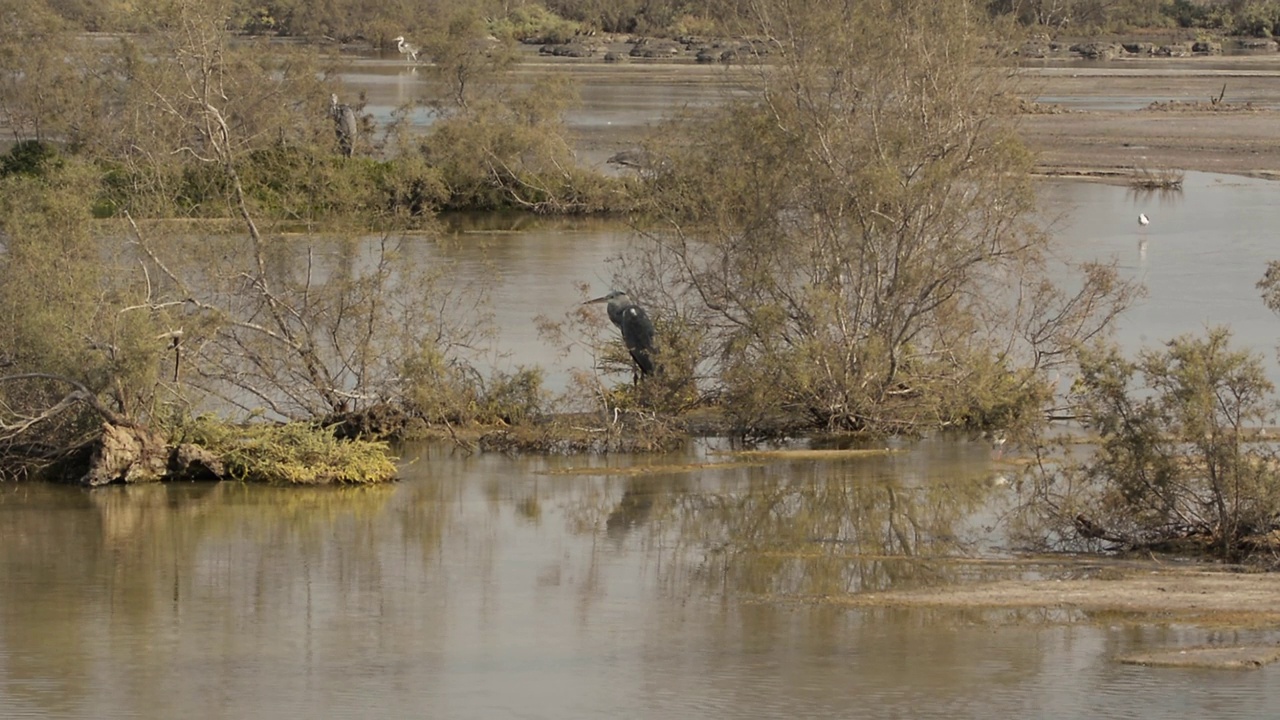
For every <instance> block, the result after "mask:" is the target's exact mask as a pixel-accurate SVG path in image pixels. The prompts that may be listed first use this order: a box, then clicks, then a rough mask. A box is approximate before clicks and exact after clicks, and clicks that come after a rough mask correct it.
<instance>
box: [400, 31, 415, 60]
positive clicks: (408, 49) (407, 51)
mask: <svg viewBox="0 0 1280 720" xmlns="http://www.w3.org/2000/svg"><path fill="white" fill-rule="evenodd" d="M395 40H396V50H398V51H400V54H401V55H404V56H405V57H407V58H408V59H409V61H410V62H418V48H416V47H414V46H412V45H410V44H409V43H407V42H405V41H404V36H403V35H398V36H396V38H395Z"/></svg>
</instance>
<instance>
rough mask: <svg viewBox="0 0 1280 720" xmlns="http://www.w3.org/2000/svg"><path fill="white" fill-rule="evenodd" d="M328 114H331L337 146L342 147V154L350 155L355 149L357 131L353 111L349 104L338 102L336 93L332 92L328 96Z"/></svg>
mask: <svg viewBox="0 0 1280 720" xmlns="http://www.w3.org/2000/svg"><path fill="white" fill-rule="evenodd" d="M329 114H330V115H332V116H333V132H334V134H335V135H337V136H338V147H340V148H342V154H343V155H346V156H347V157H351V154H352V153H353V152H355V149H356V134H357V133H358V132H359V128H358V127H357V126H356V113H355V111H354V110H352V109H351V106H350V105H346V104H339V103H338V94H337V93H334V94H332V95H330V96H329Z"/></svg>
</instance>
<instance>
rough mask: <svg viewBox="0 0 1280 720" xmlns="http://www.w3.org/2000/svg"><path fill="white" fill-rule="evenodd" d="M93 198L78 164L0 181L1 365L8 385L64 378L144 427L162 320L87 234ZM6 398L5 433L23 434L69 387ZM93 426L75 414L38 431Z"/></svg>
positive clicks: (32, 387) (114, 255) (111, 254)
mask: <svg viewBox="0 0 1280 720" xmlns="http://www.w3.org/2000/svg"><path fill="white" fill-rule="evenodd" d="M95 188H96V174H95V172H94V170H93V168H91V167H88V166H85V165H84V164H82V163H77V162H74V161H68V162H67V163H65V164H63V165H62V166H61V167H57V168H55V169H52V170H49V171H47V172H46V173H45V174H43V175H40V176H31V175H27V174H21V173H20V174H13V175H9V176H8V177H5V178H3V179H0V237H4V238H5V242H4V245H5V252H4V254H3V256H0V318H2V319H3V320H2V322H0V326H2V327H0V358H3V359H4V365H5V367H6V371H5V374H6V375H19V374H24V373H43V374H48V375H53V376H59V377H64V378H68V379H70V380H72V381H73V382H77V383H81V384H82V385H84V386H85V387H86V388H87V389H88V392H90V393H92V394H93V395H94V396H95V397H97V398H99V400H100V401H101V402H102V403H103V404H104V405H106V406H107V407H109V408H110V409H111V410H112V411H115V412H118V413H121V414H124V415H127V416H131V417H139V418H145V417H146V416H147V415H148V414H149V412H150V411H151V408H152V405H153V403H154V395H155V389H156V384H157V379H158V371H159V368H160V359H161V357H162V354H163V353H164V350H165V348H166V343H165V342H164V341H163V340H160V339H157V335H158V334H161V333H163V332H164V331H165V330H166V329H167V319H166V313H150V312H148V311H147V310H146V308H145V307H142V306H141V305H140V304H141V303H143V301H144V297H145V296H144V293H145V288H143V287H140V286H139V285H138V284H136V283H135V281H134V278H133V277H132V276H131V274H130V273H128V272H122V271H120V269H119V268H120V264H121V263H127V262H129V261H128V259H126V258H125V257H122V254H121V249H120V248H119V247H115V246H113V245H111V244H110V243H106V242H104V241H103V239H102V238H100V237H99V236H98V235H96V234H95V233H94V232H92V229H91V228H92V226H91V217H90V214H89V205H88V204H87V203H86V201H85V199H86V198H88V197H92V196H93V195H94V191H95ZM3 392H4V393H5V399H4V406H5V408H6V413H12V414H13V415H14V417H9V418H7V419H6V423H5V424H6V425H15V424H17V425H21V423H22V420H21V418H30V417H36V416H38V415H40V414H41V413H42V412H43V411H44V410H45V409H46V408H48V407H50V406H52V405H55V404H56V403H57V402H58V401H59V400H60V399H61V398H63V397H64V396H66V395H67V393H68V385H67V384H66V383H62V382H49V383H46V382H33V383H20V384H11V385H8V386H6V387H4V388H3ZM94 420H95V419H94V417H93V416H92V415H91V414H90V413H87V412H84V411H82V410H76V411H74V412H73V413H72V414H71V415H69V416H66V417H62V418H54V417H50V418H49V424H50V425H51V427H49V426H46V427H44V428H43V429H44V430H45V431H46V432H47V434H48V436H49V437H51V438H53V437H59V436H60V433H62V432H64V431H65V432H68V433H71V434H75V433H76V432H79V431H82V430H83V429H84V428H85V427H87V426H89V425H92V424H93V423H94ZM59 424H61V427H62V430H59V429H57V427H58V426H59ZM61 437H62V439H66V438H67V437H69V435H62V436H61Z"/></svg>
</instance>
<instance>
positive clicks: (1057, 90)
mask: <svg viewBox="0 0 1280 720" xmlns="http://www.w3.org/2000/svg"><path fill="white" fill-rule="evenodd" d="M1018 92H1019V95H1020V96H1021V97H1022V99H1024V100H1026V101H1029V105H1028V110H1029V112H1027V113H1024V114H1023V115H1022V116H1021V117H1020V118H1019V127H1020V129H1021V132H1022V135H1023V138H1024V139H1025V140H1026V142H1027V144H1028V145H1029V146H1030V147H1031V149H1032V150H1033V151H1035V153H1036V155H1037V162H1038V165H1039V167H1040V169H1041V171H1042V172H1045V173H1048V174H1068V175H1074V174H1084V175H1090V174H1097V175H1101V176H1106V175H1107V174H1108V173H1112V172H1116V171H1119V172H1122V173H1127V172H1131V171H1133V170H1135V169H1136V170H1143V169H1146V170H1159V169H1181V170H1199V171H1205V172H1222V173H1232V174H1238V175H1251V176H1257V177H1280V54H1268V55H1249V56H1227V57H1223V56H1202V57H1188V58H1158V59H1157V58H1146V59H1141V60H1099V61H1075V62H1070V63H1059V64H1057V65H1056V66H1051V65H1046V66H1043V67H1026V68H1023V70H1022V71H1021V73H1020V87H1019V88H1018ZM1219 98H1221V99H1219Z"/></svg>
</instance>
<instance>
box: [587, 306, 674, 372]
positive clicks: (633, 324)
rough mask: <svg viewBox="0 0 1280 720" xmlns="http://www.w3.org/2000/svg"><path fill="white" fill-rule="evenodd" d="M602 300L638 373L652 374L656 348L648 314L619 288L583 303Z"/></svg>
mask: <svg viewBox="0 0 1280 720" xmlns="http://www.w3.org/2000/svg"><path fill="white" fill-rule="evenodd" d="M602 302H607V303H609V304H608V305H607V306H606V307H605V310H606V311H607V312H608V313H609V320H611V321H612V322H613V324H614V325H617V326H618V329H619V330H621V331H622V342H623V343H625V344H626V346H627V351H628V352H630V353H631V359H632V360H635V361H636V366H637V367H639V368H640V374H642V375H652V374H653V373H654V372H655V371H656V370H657V365H655V364H654V362H653V356H654V354H655V353H656V352H657V348H656V347H654V344H653V322H652V321H651V320H649V315H648V314H647V313H646V312H645V311H644V308H642V307H640V306H639V305H637V304H636V303H635V301H633V300H632V299H631V298H630V297H628V296H627V294H626V293H624V292H622V291H621V290H614V291H613V292H611V293H609V294H608V295H604V296H601V297H598V298H596V299H594V300H588V301H586V302H585V303H583V305H592V304H595V303H602Z"/></svg>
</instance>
